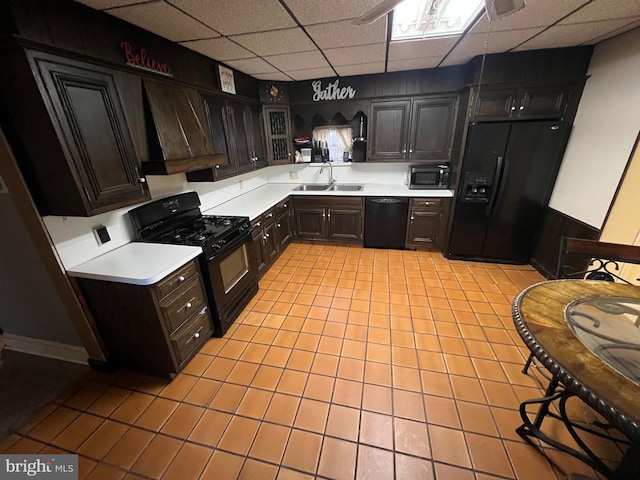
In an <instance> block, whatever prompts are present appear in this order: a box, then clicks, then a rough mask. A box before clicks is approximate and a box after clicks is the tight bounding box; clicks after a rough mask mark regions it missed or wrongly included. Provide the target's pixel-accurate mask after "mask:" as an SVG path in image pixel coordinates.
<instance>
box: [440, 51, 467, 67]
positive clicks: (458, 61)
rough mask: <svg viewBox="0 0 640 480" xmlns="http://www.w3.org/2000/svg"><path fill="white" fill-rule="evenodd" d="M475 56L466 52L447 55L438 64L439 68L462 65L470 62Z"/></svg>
mask: <svg viewBox="0 0 640 480" xmlns="http://www.w3.org/2000/svg"><path fill="white" fill-rule="evenodd" d="M473 57H475V55H472V54H470V53H467V52H456V53H451V54H449V55H447V56H446V57H445V58H444V59H443V60H442V63H440V66H441V67H451V66H453V65H463V64H465V63H467V62H468V61H469V60H471V59H472V58H473Z"/></svg>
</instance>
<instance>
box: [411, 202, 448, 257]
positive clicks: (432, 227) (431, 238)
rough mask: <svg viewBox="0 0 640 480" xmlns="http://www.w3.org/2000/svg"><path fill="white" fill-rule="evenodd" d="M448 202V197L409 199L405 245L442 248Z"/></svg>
mask: <svg viewBox="0 0 640 480" xmlns="http://www.w3.org/2000/svg"><path fill="white" fill-rule="evenodd" d="M450 204H451V201H450V199H448V198H425V197H423V198H412V199H410V201H409V221H408V222H407V241H406V246H407V247H408V248H417V247H428V248H442V242H443V240H444V236H445V229H446V227H447V219H448V218H449V207H450Z"/></svg>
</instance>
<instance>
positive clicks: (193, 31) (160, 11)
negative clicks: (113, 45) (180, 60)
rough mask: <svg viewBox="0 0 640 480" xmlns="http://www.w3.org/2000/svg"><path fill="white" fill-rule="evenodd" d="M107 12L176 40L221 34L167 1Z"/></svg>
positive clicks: (211, 36)
mask: <svg viewBox="0 0 640 480" xmlns="http://www.w3.org/2000/svg"><path fill="white" fill-rule="evenodd" d="M106 13H108V14H110V15H113V16H115V17H118V18H121V19H122V20H124V21H126V22H129V23H133V24H134V25H137V26H139V27H140V28H144V29H145V30H149V31H150V32H153V33H155V34H157V35H160V36H163V37H165V38H168V39H169V40H172V41H174V42H179V41H181V40H194V39H197V38H213V37H219V36H220V35H219V34H218V33H217V32H215V31H214V30H211V29H210V28H209V27H207V26H206V25H204V24H202V23H200V22H199V21H197V20H195V19H193V18H192V17H190V16H189V15H187V14H185V13H183V12H182V11H180V10H178V9H177V8H175V7H173V6H172V5H169V4H168V3H165V2H151V3H141V4H138V5H131V6H129V7H120V8H113V9H111V10H107V12H106Z"/></svg>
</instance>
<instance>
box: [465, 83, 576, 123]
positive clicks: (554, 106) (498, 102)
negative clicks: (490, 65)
mask: <svg viewBox="0 0 640 480" xmlns="http://www.w3.org/2000/svg"><path fill="white" fill-rule="evenodd" d="M570 94H571V85H551V86H546V85H543V86H537V85H536V86H522V87H494V86H491V87H485V86H482V85H481V86H480V88H479V89H478V88H477V87H476V88H475V89H474V90H472V92H471V100H470V101H471V119H472V120H507V119H509V120H518V119H522V120H529V119H540V118H558V117H560V116H562V115H563V114H564V112H565V110H566V109H567V105H568V101H569V96H570Z"/></svg>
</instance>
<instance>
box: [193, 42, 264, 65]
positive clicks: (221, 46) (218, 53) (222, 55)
mask: <svg viewBox="0 0 640 480" xmlns="http://www.w3.org/2000/svg"><path fill="white" fill-rule="evenodd" d="M180 45H183V46H185V47H187V48H190V49H191V50H194V51H196V52H198V53H201V54H203V55H206V56H207V57H210V58H213V59H214V60H219V61H221V62H224V61H225V60H237V59H240V58H251V57H255V55H254V54H253V53H251V52H250V51H249V50H247V49H246V48H243V47H241V46H240V45H236V44H235V43H233V42H232V41H231V40H229V39H227V38H213V39H210V40H195V41H193V42H182V43H180Z"/></svg>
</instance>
